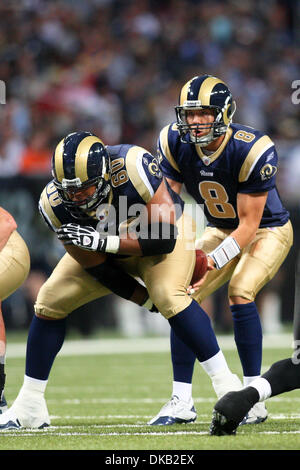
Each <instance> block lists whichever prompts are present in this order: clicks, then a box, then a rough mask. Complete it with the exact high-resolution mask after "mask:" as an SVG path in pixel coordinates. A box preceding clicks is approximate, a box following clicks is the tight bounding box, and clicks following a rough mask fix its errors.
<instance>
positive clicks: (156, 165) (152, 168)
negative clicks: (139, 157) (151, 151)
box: [146, 158, 162, 178]
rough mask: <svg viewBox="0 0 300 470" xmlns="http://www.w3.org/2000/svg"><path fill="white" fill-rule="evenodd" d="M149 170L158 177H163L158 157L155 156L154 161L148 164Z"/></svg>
mask: <svg viewBox="0 0 300 470" xmlns="http://www.w3.org/2000/svg"><path fill="white" fill-rule="evenodd" d="M146 162H147V161H146ZM147 163H148V162H147ZM148 170H149V172H150V173H151V175H153V176H156V178H162V171H161V169H160V165H159V159H158V158H153V160H152V162H151V163H149V164H148Z"/></svg>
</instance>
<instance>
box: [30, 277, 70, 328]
mask: <svg viewBox="0 0 300 470" xmlns="http://www.w3.org/2000/svg"><path fill="white" fill-rule="evenodd" d="M34 312H35V314H36V315H37V316H40V317H47V318H50V319H53V320H61V319H63V318H65V317H67V316H68V314H69V312H68V311H67V310H66V304H65V302H64V301H63V299H60V298H59V295H58V292H57V293H56V295H55V291H53V289H52V288H51V286H49V285H48V283H47V282H46V283H45V284H44V285H43V286H42V287H41V289H40V291H39V293H38V296H37V299H36V303H35V305H34Z"/></svg>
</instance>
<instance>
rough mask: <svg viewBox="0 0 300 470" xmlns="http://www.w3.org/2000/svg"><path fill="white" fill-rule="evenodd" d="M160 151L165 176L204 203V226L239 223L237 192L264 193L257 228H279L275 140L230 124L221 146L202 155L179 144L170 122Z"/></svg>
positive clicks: (281, 213) (282, 218) (283, 214)
mask: <svg viewBox="0 0 300 470" xmlns="http://www.w3.org/2000/svg"><path fill="white" fill-rule="evenodd" d="M158 155H159V160H160V165H161V168H162V171H163V174H164V176H165V177H166V178H170V179H172V180H175V181H177V182H179V183H183V184H184V185H185V187H186V190H187V192H188V193H189V194H190V195H191V196H192V197H193V198H194V199H195V201H196V202H197V203H198V204H203V206H204V213H205V216H206V218H207V221H208V225H211V226H215V227H219V228H228V229H234V228H236V227H237V226H238V224H239V219H238V214H237V194H238V193H248V194H250V193H261V192H268V196H267V201H266V205H265V208H264V212H263V216H262V219H261V223H260V228H263V227H274V226H282V225H284V224H285V223H286V222H287V221H288V219H289V213H288V211H287V210H286V209H285V208H284V206H283V205H282V202H281V200H280V196H279V194H278V191H277V188H276V173H277V164H278V157H277V152H276V149H275V146H274V143H273V142H272V140H271V139H270V138H269V137H268V136H267V135H265V134H263V133H261V132H259V131H257V130H255V129H253V128H251V127H246V126H242V125H240V124H232V125H231V126H230V127H229V128H228V129H227V132H226V134H225V138H224V140H223V142H222V144H221V146H220V147H219V149H218V150H217V151H216V152H214V153H212V154H210V155H206V154H205V153H204V152H203V150H202V149H201V147H199V146H197V145H194V144H186V143H182V142H181V140H180V136H179V134H178V131H177V126H176V123H173V124H170V125H168V126H166V127H164V128H163V129H162V131H161V133H160V136H159V139H158Z"/></svg>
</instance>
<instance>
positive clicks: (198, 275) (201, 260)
mask: <svg viewBox="0 0 300 470" xmlns="http://www.w3.org/2000/svg"><path fill="white" fill-rule="evenodd" d="M206 271H207V257H206V254H205V253H204V251H202V250H196V264H195V268H194V273H193V276H192V279H191V286H192V285H194V284H195V283H196V282H198V281H200V279H202V277H203V276H204V274H205V273H206Z"/></svg>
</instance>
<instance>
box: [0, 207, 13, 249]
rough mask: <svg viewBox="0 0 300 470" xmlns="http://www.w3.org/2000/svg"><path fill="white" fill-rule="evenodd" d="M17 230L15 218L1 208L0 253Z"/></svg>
mask: <svg viewBox="0 0 300 470" xmlns="http://www.w3.org/2000/svg"><path fill="white" fill-rule="evenodd" d="M16 229H17V224H16V221H15V219H14V218H13V216H12V215H11V214H10V213H9V212H7V211H6V210H5V209H3V207H0V251H1V250H2V249H3V248H4V247H5V245H6V243H7V242H8V239H9V237H10V236H11V234H12V233H13V231H14V230H16Z"/></svg>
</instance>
